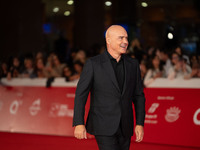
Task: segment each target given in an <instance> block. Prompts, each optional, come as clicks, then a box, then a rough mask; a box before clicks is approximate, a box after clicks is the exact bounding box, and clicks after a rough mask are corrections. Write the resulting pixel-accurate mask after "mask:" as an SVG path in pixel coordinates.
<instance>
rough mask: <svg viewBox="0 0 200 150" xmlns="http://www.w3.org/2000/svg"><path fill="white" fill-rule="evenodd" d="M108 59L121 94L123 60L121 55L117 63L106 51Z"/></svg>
mask: <svg viewBox="0 0 200 150" xmlns="http://www.w3.org/2000/svg"><path fill="white" fill-rule="evenodd" d="M107 54H108V57H109V58H110V61H111V64H112V67H113V69H114V72H115V76H116V78H117V81H118V85H119V88H120V90H121V92H122V91H123V85H124V59H123V55H122V56H121V58H120V60H119V62H117V60H116V59H114V58H113V57H112V56H111V55H110V54H109V52H108V51H107Z"/></svg>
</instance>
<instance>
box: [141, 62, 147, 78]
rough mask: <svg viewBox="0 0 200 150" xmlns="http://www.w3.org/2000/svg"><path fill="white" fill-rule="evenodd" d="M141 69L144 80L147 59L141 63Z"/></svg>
mask: <svg viewBox="0 0 200 150" xmlns="http://www.w3.org/2000/svg"><path fill="white" fill-rule="evenodd" d="M140 71H141V78H142V80H143V79H144V77H145V75H146V73H147V62H146V61H145V60H142V61H141V63H140Z"/></svg>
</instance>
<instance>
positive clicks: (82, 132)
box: [74, 125, 87, 139]
mask: <svg viewBox="0 0 200 150" xmlns="http://www.w3.org/2000/svg"><path fill="white" fill-rule="evenodd" d="M74 136H75V137H76V138H77V139H87V135H86V129H85V125H77V126H76V127H75V129H74Z"/></svg>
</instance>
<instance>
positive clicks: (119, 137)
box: [95, 125, 131, 150]
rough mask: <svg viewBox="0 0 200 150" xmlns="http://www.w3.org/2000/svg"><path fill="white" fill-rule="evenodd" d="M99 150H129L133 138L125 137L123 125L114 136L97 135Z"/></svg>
mask: <svg viewBox="0 0 200 150" xmlns="http://www.w3.org/2000/svg"><path fill="white" fill-rule="evenodd" d="M95 138H96V141H97V144H98V147H99V150H129V147H130V141H131V137H125V136H123V133H122V130H121V125H120V126H119V128H118V130H117V132H116V133H115V134H114V135H112V136H103V135H95Z"/></svg>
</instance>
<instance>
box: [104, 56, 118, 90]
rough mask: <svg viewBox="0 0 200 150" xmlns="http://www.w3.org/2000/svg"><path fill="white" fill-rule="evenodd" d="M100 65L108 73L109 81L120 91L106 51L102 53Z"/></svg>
mask: <svg viewBox="0 0 200 150" xmlns="http://www.w3.org/2000/svg"><path fill="white" fill-rule="evenodd" d="M102 65H103V67H104V69H105V72H106V73H107V74H108V76H110V79H111V81H112V82H113V84H114V85H115V86H116V88H117V89H118V91H119V92H120V88H119V85H118V82H117V79H116V75H115V72H114V69H113V67H112V64H111V62H110V60H109V58H108V56H107V54H106V52H104V53H103V62H102Z"/></svg>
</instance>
